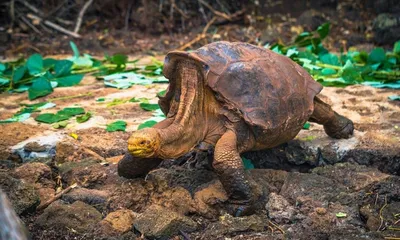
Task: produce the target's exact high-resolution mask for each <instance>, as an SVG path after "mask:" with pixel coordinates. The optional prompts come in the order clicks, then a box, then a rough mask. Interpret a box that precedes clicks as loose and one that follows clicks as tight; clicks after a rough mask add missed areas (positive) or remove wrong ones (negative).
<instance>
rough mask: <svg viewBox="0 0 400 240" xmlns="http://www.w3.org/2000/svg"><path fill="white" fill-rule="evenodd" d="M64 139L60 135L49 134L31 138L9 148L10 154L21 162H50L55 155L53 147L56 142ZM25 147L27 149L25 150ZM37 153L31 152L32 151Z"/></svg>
mask: <svg viewBox="0 0 400 240" xmlns="http://www.w3.org/2000/svg"><path fill="white" fill-rule="evenodd" d="M63 138H64V135H63V134H62V133H54V132H50V133H47V134H45V135H41V136H38V137H32V138H29V139H27V140H25V141H22V142H20V143H18V144H17V145H15V146H13V147H12V148H11V151H12V153H16V154H18V155H19V156H20V158H21V159H22V162H30V161H33V160H38V161H42V162H47V161H51V159H52V158H53V157H54V156H55V155H56V151H55V146H56V144H57V142H59V141H61V140H62V139H63ZM25 147H27V149H26V148H25ZM34 149H35V150H39V151H32V150H34Z"/></svg>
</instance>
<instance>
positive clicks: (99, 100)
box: [96, 98, 106, 102]
mask: <svg viewBox="0 0 400 240" xmlns="http://www.w3.org/2000/svg"><path fill="white" fill-rule="evenodd" d="M105 100H106V99H105V98H98V99H96V102H104V101H105Z"/></svg>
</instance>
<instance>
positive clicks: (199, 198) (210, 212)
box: [194, 180, 228, 218]
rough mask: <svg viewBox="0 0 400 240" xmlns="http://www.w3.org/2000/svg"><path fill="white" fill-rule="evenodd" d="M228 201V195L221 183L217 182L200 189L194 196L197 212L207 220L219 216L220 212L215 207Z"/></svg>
mask: <svg viewBox="0 0 400 240" xmlns="http://www.w3.org/2000/svg"><path fill="white" fill-rule="evenodd" d="M226 200H228V195H227V194H226V192H225V190H224V188H223V187H222V184H221V182H220V181H217V180H215V181H213V182H211V183H207V184H205V185H204V186H202V187H199V189H198V190H197V191H196V193H195V194H194V201H195V203H196V204H195V207H196V211H197V212H198V213H199V214H201V215H202V216H204V217H206V218H215V217H216V216H218V212H219V211H218V209H216V208H215V207H216V206H218V204H219V203H223V202H225V201H226Z"/></svg>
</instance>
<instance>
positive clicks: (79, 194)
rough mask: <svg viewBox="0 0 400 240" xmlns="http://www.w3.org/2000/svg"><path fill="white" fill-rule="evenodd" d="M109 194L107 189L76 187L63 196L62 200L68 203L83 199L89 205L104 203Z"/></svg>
mask: <svg viewBox="0 0 400 240" xmlns="http://www.w3.org/2000/svg"><path fill="white" fill-rule="evenodd" d="M108 196H109V194H108V192H106V191H101V190H97V189H88V188H74V189H72V190H71V191H70V192H68V193H66V194H64V195H63V196H62V200H63V201H66V202H68V203H73V202H75V201H82V202H84V203H86V204H89V205H93V206H96V205H102V204H105V203H106V201H107V198H108Z"/></svg>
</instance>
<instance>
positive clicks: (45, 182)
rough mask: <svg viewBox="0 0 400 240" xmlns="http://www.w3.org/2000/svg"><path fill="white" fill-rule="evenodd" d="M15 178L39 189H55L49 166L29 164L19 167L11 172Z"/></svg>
mask: <svg viewBox="0 0 400 240" xmlns="http://www.w3.org/2000/svg"><path fill="white" fill-rule="evenodd" d="M12 175H13V177H15V178H18V179H22V180H24V181H25V182H28V183H31V184H32V185H34V186H35V187H36V189H39V188H45V187H47V188H55V185H56V184H55V182H54V181H53V179H52V171H51V169H50V167H49V166H47V165H46V164H44V163H40V162H31V163H26V164H23V165H21V166H20V167H17V168H15V169H14V171H12Z"/></svg>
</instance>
